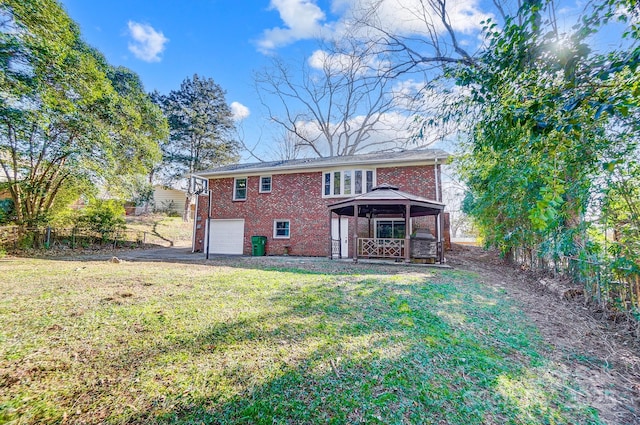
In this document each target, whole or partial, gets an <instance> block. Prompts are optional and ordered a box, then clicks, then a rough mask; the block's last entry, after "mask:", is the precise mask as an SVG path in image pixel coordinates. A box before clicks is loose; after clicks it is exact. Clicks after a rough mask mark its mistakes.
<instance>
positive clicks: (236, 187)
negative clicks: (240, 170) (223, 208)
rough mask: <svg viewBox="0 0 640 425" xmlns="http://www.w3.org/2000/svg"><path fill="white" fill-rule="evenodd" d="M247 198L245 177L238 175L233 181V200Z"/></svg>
mask: <svg viewBox="0 0 640 425" xmlns="http://www.w3.org/2000/svg"><path fill="white" fill-rule="evenodd" d="M246 199H247V178H246V177H238V178H236V179H234V181H233V200H234V201H244V200H246Z"/></svg>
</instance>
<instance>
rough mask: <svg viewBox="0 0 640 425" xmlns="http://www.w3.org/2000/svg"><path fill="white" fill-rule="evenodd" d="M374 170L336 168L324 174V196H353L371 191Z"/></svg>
mask: <svg viewBox="0 0 640 425" xmlns="http://www.w3.org/2000/svg"><path fill="white" fill-rule="evenodd" d="M374 179H375V173H374V170H361V169H351V170H336V171H326V172H324V173H323V174H322V188H323V189H322V196H324V197H331V196H353V195H361V194H363V193H367V192H371V190H372V189H373V186H374V184H375V182H374Z"/></svg>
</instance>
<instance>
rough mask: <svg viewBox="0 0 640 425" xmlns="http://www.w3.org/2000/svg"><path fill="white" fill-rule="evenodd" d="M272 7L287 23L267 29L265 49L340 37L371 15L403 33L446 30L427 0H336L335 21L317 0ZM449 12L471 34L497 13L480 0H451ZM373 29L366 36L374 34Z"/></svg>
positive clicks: (455, 25) (283, 0) (276, 2)
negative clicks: (492, 12)
mask: <svg viewBox="0 0 640 425" xmlns="http://www.w3.org/2000/svg"><path fill="white" fill-rule="evenodd" d="M270 7H271V9H275V10H277V11H278V12H279V13H280V18H281V20H282V23H283V26H282V27H275V28H271V29H268V30H265V31H264V33H263V37H262V39H261V40H259V42H258V47H259V49H260V50H261V51H262V52H264V53H268V52H270V51H272V50H274V49H277V48H279V47H282V46H285V45H288V44H291V43H294V42H296V41H298V40H304V39H310V38H317V37H320V38H326V39H329V38H331V39H333V40H340V39H341V38H342V37H343V36H344V35H345V33H347V32H349V31H353V30H354V28H353V26H352V25H351V24H350V22H351V21H356V22H357V21H359V20H363V19H364V20H370V19H371V18H373V19H374V20H375V26H376V27H378V28H379V29H382V30H384V31H386V32H390V33H395V34H399V35H405V36H409V35H418V36H429V35H432V34H433V33H436V34H441V33H444V32H445V31H446V28H445V26H444V25H443V24H442V22H440V20H439V19H438V14H437V12H436V10H435V9H434V8H433V7H432V6H430V2H425V1H424V0H333V1H332V3H331V11H332V12H333V13H340V14H341V15H340V17H338V18H337V19H336V20H335V21H332V22H327V15H326V14H325V12H324V11H323V10H322V9H321V8H320V7H319V6H318V5H317V4H316V3H315V0H271V6H270ZM373 10H375V13H373V14H371V12H372V11H373ZM447 16H448V18H449V22H450V24H451V26H452V29H453V30H454V31H456V32H459V33H464V34H471V33H474V32H477V31H479V30H481V27H482V26H481V25H480V22H482V21H483V20H486V19H487V18H489V17H492V16H493V15H492V14H491V13H488V12H485V11H482V10H481V9H480V0H449V1H447ZM370 30H371V29H369V30H366V34H362V36H363V37H372V36H373V34H372V33H371V31H370ZM351 35H355V34H353V32H352V33H351Z"/></svg>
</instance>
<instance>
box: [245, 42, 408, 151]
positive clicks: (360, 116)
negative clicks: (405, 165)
mask: <svg viewBox="0 0 640 425" xmlns="http://www.w3.org/2000/svg"><path fill="white" fill-rule="evenodd" d="M352 41H353V43H349V45H348V46H347V48H344V46H337V45H335V44H334V45H333V46H331V48H330V49H327V50H318V51H316V52H315V53H314V54H313V55H312V56H311V57H310V58H309V59H308V60H306V61H304V62H303V63H302V64H301V66H300V69H297V68H295V69H294V68H293V67H291V66H290V65H288V64H286V63H284V62H283V61H282V60H279V59H274V60H273V63H272V66H271V67H270V68H268V69H266V70H264V71H262V72H260V73H258V74H257V75H256V84H257V88H258V93H259V94H260V96H261V98H263V99H265V98H266V97H267V96H269V97H270V98H276V99H279V100H280V102H279V104H278V106H277V107H274V106H273V105H272V104H268V103H267V102H266V101H263V105H264V106H265V107H266V108H267V110H268V113H269V117H270V119H271V120H272V121H274V122H275V123H277V124H279V125H281V126H282V128H283V129H284V130H285V131H287V132H289V133H291V134H292V135H294V139H296V140H297V142H296V146H297V149H304V150H310V151H311V152H312V153H313V154H314V155H317V156H320V157H324V156H341V155H353V154H356V153H359V152H363V151H383V150H393V149H397V148H399V147H402V146H404V145H405V144H406V143H407V142H408V140H407V137H406V134H405V133H404V132H402V131H398V128H400V129H405V128H406V127H407V126H408V118H407V116H406V115H405V114H403V113H401V111H402V112H404V104H403V103H402V102H399V101H398V95H399V94H400V93H399V92H398V91H397V90H396V88H395V87H394V82H393V81H392V80H391V79H389V78H387V77H386V76H385V73H386V69H385V64H384V63H383V62H380V61H379V60H378V58H377V55H376V54H375V52H373V51H372V50H371V49H370V48H369V47H368V46H367V45H366V44H361V43H360V42H359V41H358V40H352ZM391 121H392V123H391ZM398 121H403V122H398ZM394 132H395V134H394Z"/></svg>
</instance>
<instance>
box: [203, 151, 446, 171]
mask: <svg viewBox="0 0 640 425" xmlns="http://www.w3.org/2000/svg"><path fill="white" fill-rule="evenodd" d="M447 158H449V154H448V153H447V152H445V151H443V150H441V149H414V150H404V151H398V152H378V153H369V154H362V155H349V156H332V157H325V158H304V159H290V160H284V161H269V162H255V163H247V164H232V165H225V166H222V167H217V168H213V169H211V170H206V171H200V172H198V173H195V175H196V176H198V177H203V178H207V177H221V176H226V175H230V176H231V175H244V174H253V173H267V172H269V173H270V172H281V171H293V170H311V169H322V168H329V167H340V166H361V165H362V166H366V165H383V164H398V165H400V164H403V163H412V162H434V161H436V160H438V161H445V160H446V159H447Z"/></svg>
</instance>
